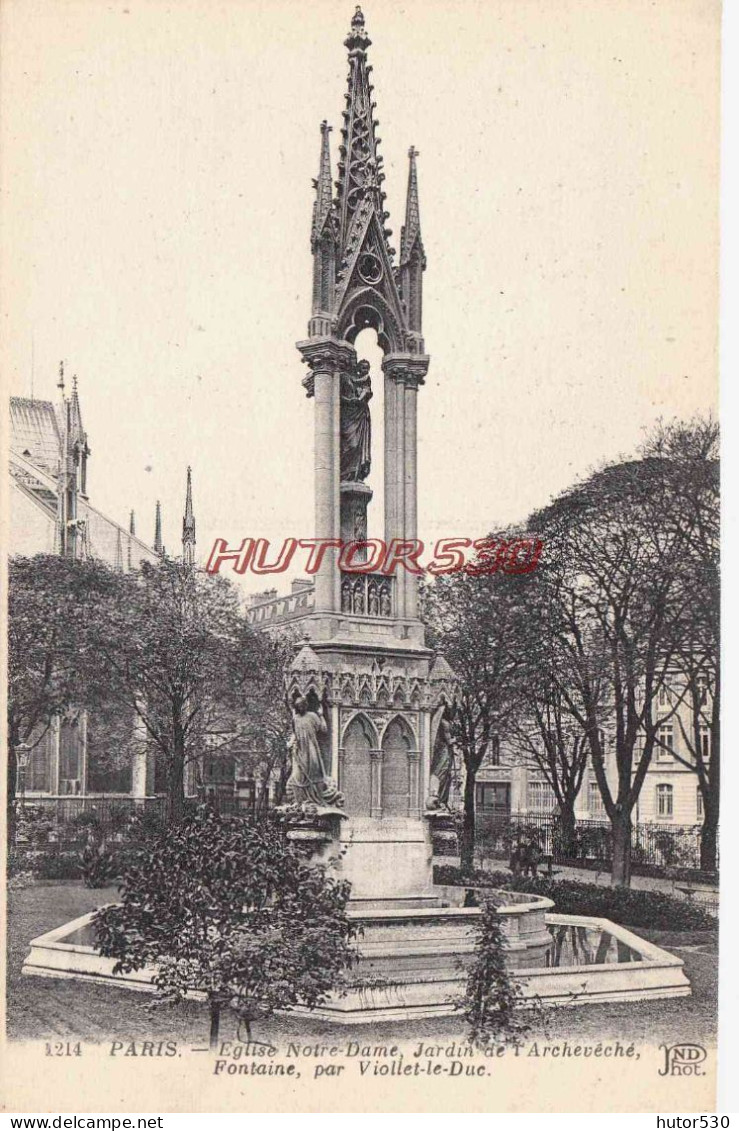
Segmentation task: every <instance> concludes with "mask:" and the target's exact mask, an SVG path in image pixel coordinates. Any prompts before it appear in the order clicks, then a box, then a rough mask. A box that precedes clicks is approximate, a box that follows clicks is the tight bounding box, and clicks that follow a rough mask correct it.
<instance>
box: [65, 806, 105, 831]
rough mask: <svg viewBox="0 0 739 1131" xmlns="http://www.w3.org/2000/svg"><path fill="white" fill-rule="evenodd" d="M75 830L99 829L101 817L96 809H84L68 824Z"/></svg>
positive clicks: (71, 818)
mask: <svg viewBox="0 0 739 1131" xmlns="http://www.w3.org/2000/svg"><path fill="white" fill-rule="evenodd" d="M67 824H68V825H71V827H72V828H74V829H99V828H100V817H99V816H98V814H97V813H96V812H95V810H94V809H82V810H80V812H79V813H75V815H74V817H70V819H69V821H68V822H67Z"/></svg>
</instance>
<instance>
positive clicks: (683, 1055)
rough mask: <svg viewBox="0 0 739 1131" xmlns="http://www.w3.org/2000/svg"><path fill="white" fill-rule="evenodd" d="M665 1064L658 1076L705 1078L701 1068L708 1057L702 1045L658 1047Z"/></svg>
mask: <svg viewBox="0 0 739 1131" xmlns="http://www.w3.org/2000/svg"><path fill="white" fill-rule="evenodd" d="M659 1047H660V1048H661V1049H664V1054H665V1063H664V1066H663V1067H662V1068H660V1070H659V1075H660V1076H705V1072H704V1070H703V1069H702V1068H701V1065H702V1064H703V1062H704V1060H705V1059H706V1056H707V1055H708V1054H707V1052H706V1050H705V1049H704V1048H703V1045H660V1046H659Z"/></svg>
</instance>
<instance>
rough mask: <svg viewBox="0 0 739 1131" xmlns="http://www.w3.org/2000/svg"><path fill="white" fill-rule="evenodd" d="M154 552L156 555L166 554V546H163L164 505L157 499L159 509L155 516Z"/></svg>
mask: <svg viewBox="0 0 739 1131" xmlns="http://www.w3.org/2000/svg"><path fill="white" fill-rule="evenodd" d="M154 552H155V553H156V554H163V553H164V546H163V545H162V504H161V503H160V502H159V499H157V509H156V513H155V516H154Z"/></svg>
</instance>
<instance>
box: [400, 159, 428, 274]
mask: <svg viewBox="0 0 739 1131" xmlns="http://www.w3.org/2000/svg"><path fill="white" fill-rule="evenodd" d="M418 156H419V153H418V150H417V149H416V148H415V146H413V145H412V146H411V147H410V149H409V150H408V158H409V166H408V193H407V196H406V202H405V224H404V225H403V227H402V228H401V231H400V263H401V266H402V265H403V264H404V263H407V262H408V261H409V260H410V257H411V253H412V252H413V248H414V246H415V244H416V242H418V246H419V249H420V251H421V257H422V259H423V266H424V268H425V267H426V257H425V255H424V254H423V241H422V239H421V212H420V209H419V207H418V170H417V169H416V158H417V157H418Z"/></svg>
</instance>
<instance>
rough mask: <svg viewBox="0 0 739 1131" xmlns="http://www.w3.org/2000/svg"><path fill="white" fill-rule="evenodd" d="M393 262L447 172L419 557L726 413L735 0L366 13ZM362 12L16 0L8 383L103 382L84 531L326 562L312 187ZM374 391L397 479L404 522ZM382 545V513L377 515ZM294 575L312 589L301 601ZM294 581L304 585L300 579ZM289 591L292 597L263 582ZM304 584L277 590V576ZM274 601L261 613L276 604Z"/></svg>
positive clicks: (428, 4) (415, 5)
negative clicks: (304, 347)
mask: <svg viewBox="0 0 739 1131" xmlns="http://www.w3.org/2000/svg"><path fill="white" fill-rule="evenodd" d="M364 12H365V17H366V24H367V30H368V32H369V34H370V36H371V38H372V41H373V43H372V46H371V47H370V49H369V59H370V62H371V63H372V65H373V68H374V71H373V76H372V80H373V82H374V85H375V94H374V97H375V99H376V102H377V110H376V117H377V118H379V121H380V128H379V131H378V132H379V135H380V137H381V138H382V143H381V152H382V154H383V156H384V158H385V172H386V174H387V181H386V183H385V188H386V189H387V192H388V201H387V206H388V208H389V211H390V213H391V220H390V226H391V227H392V228H393V231H394V239H393V240H391V243H393V245H394V246H395V247H398V246H399V238H400V225H401V222H402V218H403V211H404V197H405V188H406V181H407V150H408V147H409V146H410V145H411V144H413V145H415V146H416V148H417V149H418V150H419V152H420V157H419V162H418V165H419V185H420V202H421V222H422V231H423V240H424V245H425V249H426V255H427V260H428V269H427V271H426V274H425V277H424V335H425V339H426V348H427V352H428V353H429V354H430V356H431V367H430V370H429V375H428V378H427V381H426V385H425V387H424V388H423V389H422V390H421V391H420V393H419V423H418V435H419V465H418V466H419V504H418V511H419V534H420V536H421V537H422V538H423V539H424V540H426V541H427V542H431V541H433V540H435V539H436V538H439V537H442V536H450V537H451V536H468V537H478V536H480V535H481V534H484V533H486V532H487V531H489V530H490V529H492V528H494V527H496V526H498V525H501V524H507V523H509V522H515V521H517V520H523V519H525V518H526V516H527V515H528V514H529V513H530V512H531V511H532V510H533V509H535V508H538V507H540V506H542V505H544V504H545V503H546V502H547V501H548V500H549V499H550V498H551V497H552V496H553V495H555V494H557V493H558V492H559V491H561V490H563V489H564V488H566V487H567V486H568V485H569V484H570V483H572V482H573V481H574V480H575V479H577V478H580V477H582V476H584V475H586V474H587V473H588V471H589V470H590V469H592V468H593V467H595V466H598V465H600V464H602V463H603V462H604V461H610V460H615V459H617V458H619V457H620V456H630V455H632V454H633V453H634V452H635V451H636V449H637V448H638V445H639V444H640V442H641V440H642V439H643V436H644V433H645V430H648V429H649V428H650V427H652V426H653V425H654V423H655V422H656V421H657V420H658V419H659V418H660V417H667V418H671V417H674V416H680V417H688V416H690V415H692V414H693V413H695V412H707V411H711V410H712V409H714V408H715V402H716V396H717V291H718V280H717V270H718V267H717V264H718V251H717V248H718V99H719V85H718V83H719V73H718V51H719V31H720V8H719V5H718V3H716V2H715V0H670V2H669V3H664V0H658V2H652V0H484V2H478V0H446V2H444V3H440V2H437V0H401V2H397V0H396V2H394V3H390V2H389V0H368V2H367V3H366V5H365V6H364ZM352 13H353V4H351V3H346V2H345V0H342V2H341V3H339V2H337V0H311V2H310V3H309V4H307V3H302V4H298V3H297V2H295V0H289V2H287V0H271V2H267V3H265V2H262V3H255V2H254V0H227V2H224V0H178V2H177V3H169V2H165V0H145V2H141V0H122V2H109V0H41V2H37V0H6V3H5V4H4V6H3V10H2V16H1V17H0V21H1V22H0V31H1V33H2V38H3V43H4V64H3V70H2V76H1V77H0V97H1V98H2V104H3V107H4V113H3V120H2V125H1V126H0V130H1V131H2V132H1V133H0V143H1V144H2V151H3V153H4V161H3V166H2V185H1V186H0V187H2V203H1V204H0V221H1V223H2V231H3V240H4V245H5V251H4V271H3V276H4V277H3V280H2V283H3V314H4V319H3V329H2V333H3V339H4V340H3V354H4V358H5V363H4V364H5V373H4V376H5V380H6V382H7V383H9V385H10V388H11V392H12V393H14V394H16V395H21V396H30V395H31V394H32V393H33V395H34V396H36V397H37V398H39V399H52V400H53V399H54V398H55V397H56V396H57V395H58V394H57V389H56V380H57V372H58V365H59V360H60V359H62V358H63V359H64V360H65V365H66V371H67V375H68V377H69V378H71V376H72V374H75V373H76V374H77V376H78V379H79V391H80V397H81V404H82V411H83V418H84V423H85V426H86V428H87V431H88V435H89V442H90V447H91V450H92V455H91V458H90V462H89V476H88V482H89V488H90V496H91V501H92V502H93V503H94V504H95V505H96V506H97V507H99V508H100V509H101V510H102V511H103V512H105V513H106V514H108V515H109V516H110V517H112V518H114V519H116V520H117V521H120V522H127V520H128V513H129V511H130V509H131V508H133V509H134V510H135V512H136V518H137V531H138V533H139V534H140V535H141V536H142V537H144V539H145V540H147V541H151V540H152V539H153V532H154V507H155V500H156V499H161V501H162V509H163V519H164V540H165V544H166V545H167V547H168V549H170V550H171V551H175V550H177V548H178V545H179V539H180V533H181V515H182V507H183V503H184V491H185V473H186V467H187V465H188V464H190V465H192V468H193V487H194V500H195V513H196V519H197V533H198V551H199V554H200V556H201V557H202V558H205V557H207V554H208V551H209V550H210V547H211V545H212V543H213V540H214V539H215V538H216V537H222V538H226V539H227V540H228V541H229V542H237V543H238V542H239V541H240V540H241V539H242V538H243V537H245V536H254V537H257V536H259V537H266V538H269V539H271V540H272V541H274V542H281V541H282V539H283V538H285V537H287V536H295V537H310V536H312V534H313V482H312V459H313V457H312V439H313V419H312V413H313V402H312V401H310V400H307V399H306V397H305V392H304V390H303V389H302V387H301V384H300V382H301V378H302V376H303V373H304V367H303V366H302V365H301V362H300V357H299V355H298V353H297V351H296V349H295V342H296V341H297V340H300V339H302V338H304V337H305V336H306V329H307V320H308V317H309V315H310V289H311V258H310V245H309V235H310V221H311V207H312V188H311V179H312V178H313V177H315V176H316V174H317V171H318V157H319V141H320V132H319V125H320V122H321V120H322V119H323V118H327V119H328V120H329V122H330V123H332V124H333V125H334V126H335V127H336V129H335V132H334V134H333V135H332V142H333V147H334V149H333V156H334V160H335V159H336V148H337V145H338V129H339V126H340V123H341V118H340V114H341V111H342V109H343V107H344V91H345V84H346V69H347V65H346V50H345V48H344V47H343V39H344V37H345V35H346V33H347V31H348V28H349V21H350V19H351V15H352ZM361 345H362V349H363V352H365V353H366V356H368V357H369V359H370V360H371V361H372V362H373V366H374V368H373V376H374V378H375V382H374V383H375V389H376V398H375V401H374V402H373V408H374V410H375V413H374V442H375V443H376V445H377V449H378V454H377V457H376V458H375V461H374V462H375V470H374V474H373V477H372V479H371V482H372V484H373V486H374V487H375V495H376V499H378V498H379V497H380V496H381V493H382V492H381V481H382V475H381V473H382V468H381V458H380V450H381V431H380V417H381V411H380V410H381V407H382V396H381V389H380V381H379V380H377V373H378V372H379V370H378V369H377V361H378V359H379V351H378V350H377V348H376V346H374V344H372V345H371V346H370V347H368V348H367V349H365V347H366V345H367V343H366V342H362V343H361ZM374 511H375V513H374V522H371V531H372V527H373V526H375V527H376V524H377V521H378V515H379V514H380V513H381V505H380V504H379V502H376V504H374ZM293 572H295V571H293ZM298 572H299V571H298ZM268 580H269V579H268ZM277 580H278V581H279V579H277ZM247 587H248V588H252V589H260V588H263V583H262V582H261V581H260V579H256V578H252V579H249V583H248V586H247Z"/></svg>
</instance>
